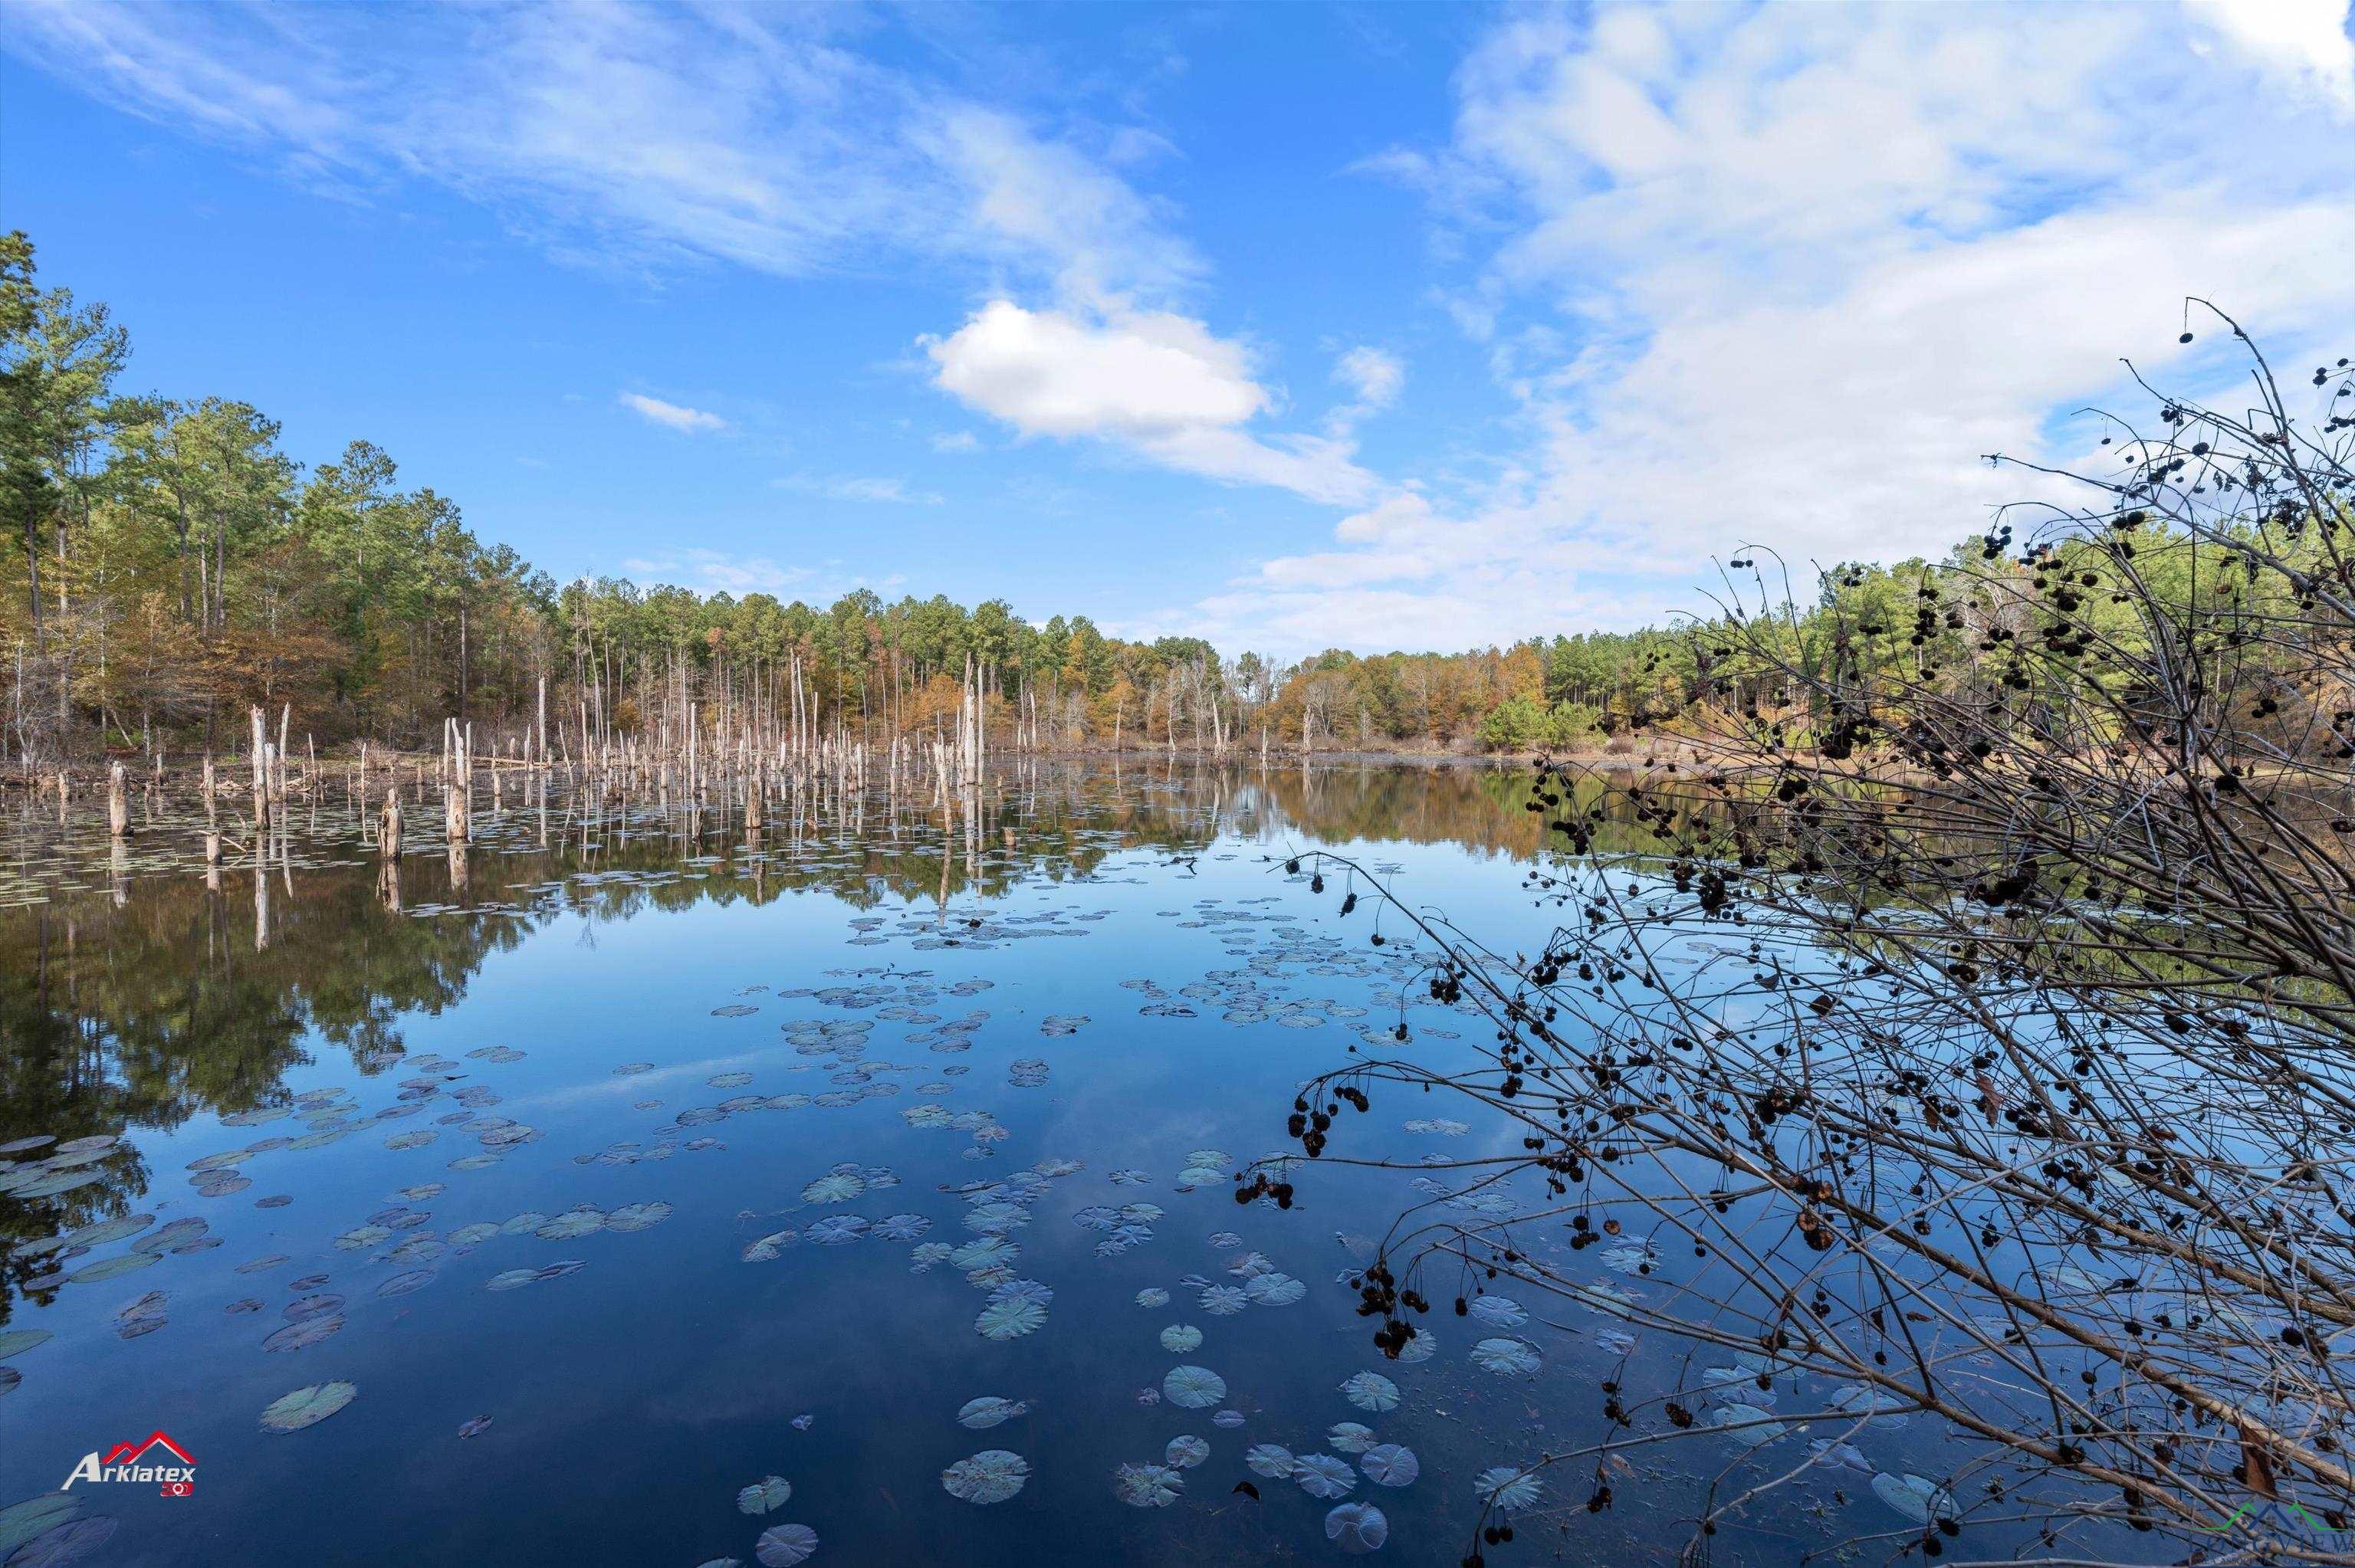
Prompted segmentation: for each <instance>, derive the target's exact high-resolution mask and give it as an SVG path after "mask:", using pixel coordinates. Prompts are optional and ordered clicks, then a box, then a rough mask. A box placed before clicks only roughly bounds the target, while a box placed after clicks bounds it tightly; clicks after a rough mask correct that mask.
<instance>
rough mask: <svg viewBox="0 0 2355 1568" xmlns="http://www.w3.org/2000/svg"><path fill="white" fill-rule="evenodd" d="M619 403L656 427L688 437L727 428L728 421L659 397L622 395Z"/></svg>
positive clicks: (635, 394) (642, 394)
mask: <svg viewBox="0 0 2355 1568" xmlns="http://www.w3.org/2000/svg"><path fill="white" fill-rule="evenodd" d="M621 403H622V407H623V408H628V409H630V410H632V411H633V412H634V413H636V414H638V415H640V416H641V417H643V418H647V419H651V420H652V421H654V422H655V424H657V425H661V426H664V427H665V428H666V429H673V430H680V431H684V432H685V433H687V434H688V435H693V434H695V433H697V432H698V431H701V430H724V429H727V428H728V421H727V420H725V419H723V418H720V417H719V415H717V414H708V413H706V412H704V411H703V410H702V409H700V408H687V407H685V406H684V405H682V404H678V403H666V402H665V401H664V400H663V399H661V398H660V397H647V396H645V394H644V393H642V392H624V393H623V394H622V397H621Z"/></svg>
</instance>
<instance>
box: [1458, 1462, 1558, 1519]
mask: <svg viewBox="0 0 2355 1568" xmlns="http://www.w3.org/2000/svg"><path fill="white" fill-rule="evenodd" d="M1472 1489H1473V1490H1474V1491H1476V1492H1478V1493H1479V1494H1480V1499H1481V1500H1482V1501H1483V1502H1486V1503H1487V1505H1488V1506H1489V1507H1490V1508H1493V1509H1495V1510H1497V1512H1499V1513H1518V1512H1520V1511H1521V1510H1523V1509H1526V1508H1529V1507H1532V1506H1534V1505H1535V1504H1536V1502H1537V1500H1538V1499H1539V1498H1540V1497H1542V1496H1544V1495H1545V1483H1544V1482H1543V1481H1540V1480H1539V1479H1538V1478H1537V1477H1535V1476H1533V1475H1531V1474H1530V1473H1529V1471H1527V1470H1524V1469H1522V1468H1520V1467H1518V1466H1516V1465H1492V1466H1490V1467H1488V1468H1487V1469H1485V1470H1483V1471H1481V1472H1480V1473H1479V1474H1478V1475H1476V1476H1475V1477H1473V1478H1472Z"/></svg>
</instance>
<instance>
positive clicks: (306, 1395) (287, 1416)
mask: <svg viewBox="0 0 2355 1568" xmlns="http://www.w3.org/2000/svg"><path fill="white" fill-rule="evenodd" d="M359 1392H360V1391H359V1387H358V1385H357V1384H356V1383H312V1384H309V1385H308V1386H307V1387H304V1388H298V1389H296V1390H294V1391H293V1393H282V1394H280V1395H279V1396H278V1397H277V1398H276V1399H273V1400H272V1401H271V1402H270V1404H268V1405H267V1406H266V1407H264V1408H263V1410H262V1412H261V1429H262V1430H263V1431H264V1432H300V1431H302V1430H303V1428H304V1427H305V1426H316V1425H318V1424H319V1423H320V1422H322V1421H325V1419H326V1418H327V1417H328V1416H330V1415H333V1414H336V1412H337V1411H338V1410H341V1409H342V1408H343V1407H344V1406H346V1404H350V1403H351V1402H352V1401H353V1400H354V1399H356V1398H357V1397H358V1395H359Z"/></svg>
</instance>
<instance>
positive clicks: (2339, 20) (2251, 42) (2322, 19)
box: [2191, 0, 2355, 113]
mask: <svg viewBox="0 0 2355 1568" xmlns="http://www.w3.org/2000/svg"><path fill="white" fill-rule="evenodd" d="M2191 8H2192V11H2193V14H2194V15H2195V16H2201V17H2203V18H2205V19H2206V20H2208V21H2209V22H2211V23H2212V24H2213V25H2214V26H2215V27H2216V29H2217V30H2218V31H2219V32H2221V33H2222V34H2223V35H2224V37H2225V38H2226V39H2227V40H2228V41H2229V42H2230V43H2231V44H2232V46H2234V47H2235V48H2240V49H2243V50H2245V51H2247V52H2248V53H2249V54H2250V55H2251V56H2253V57H2254V58H2257V59H2258V60H2260V61H2262V62H2264V64H2265V65H2266V66H2268V67H2269V68H2271V69H2274V70H2275V71H2278V72H2280V73H2281V74H2282V75H2284V76H2286V77H2287V78H2289V79H2291V80H2293V81H2296V82H2299V83H2301V84H2303V85H2305V86H2307V87H2310V88H2312V89H2314V90H2317V91H2318V92H2319V93H2321V94H2322V95H2323V96H2324V97H2326V98H2328V99H2329V100H2330V101H2332V102H2333V103H2334V104H2336V105H2337V106H2338V108H2339V110H2340V111H2342V113H2343V112H2345V111H2355V38H2350V37H2348V35H2347V19H2348V14H2349V8H2348V6H2347V5H2344V4H2343V3H2342V0H2191Z"/></svg>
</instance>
